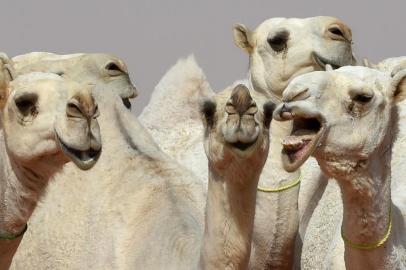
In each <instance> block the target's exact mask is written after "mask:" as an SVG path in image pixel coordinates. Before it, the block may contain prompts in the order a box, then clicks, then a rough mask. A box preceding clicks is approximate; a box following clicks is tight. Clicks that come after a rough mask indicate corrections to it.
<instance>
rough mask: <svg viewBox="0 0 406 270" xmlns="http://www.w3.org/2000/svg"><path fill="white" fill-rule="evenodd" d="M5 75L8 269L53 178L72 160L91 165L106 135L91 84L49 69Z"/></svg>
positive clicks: (2, 186)
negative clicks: (14, 75)
mask: <svg viewBox="0 0 406 270" xmlns="http://www.w3.org/2000/svg"><path fill="white" fill-rule="evenodd" d="M1 77H2V79H5V78H6V80H7V79H8V78H9V79H13V80H12V81H11V82H10V81H9V80H7V81H6V82H2V85H6V86H7V87H6V89H5V90H2V91H4V92H7V94H6V96H8V98H7V101H6V102H4V106H3V107H2V108H1V113H0V116H1V124H2V131H1V134H0V137H1V141H2V147H1V150H0V151H1V154H0V159H1V164H2V167H1V170H0V178H1V181H0V200H1V201H0V205H1V207H0V269H8V267H9V265H10V263H11V259H12V257H13V254H14V253H15V251H16V249H17V247H18V245H19V243H20V241H21V239H22V235H23V234H24V232H25V231H26V229H27V222H28V220H29V219H30V216H31V215H32V213H33V211H34V209H35V207H36V205H37V203H38V201H39V199H40V198H41V196H42V195H43V194H44V192H45V189H46V187H47V185H48V182H49V180H50V179H51V178H52V177H53V176H54V175H55V174H56V173H58V172H59V171H61V170H62V168H63V166H64V164H66V163H67V162H68V161H70V160H71V161H73V163H75V164H76V166H78V167H79V168H81V169H83V170H87V169H90V168H91V167H92V166H93V165H94V164H95V162H96V161H97V159H98V157H99V155H100V152H101V139H100V133H99V126H98V123H97V120H96V117H97V116H98V110H97V105H96V103H95V102H94V100H93V97H92V95H91V90H92V86H91V85H87V84H78V83H75V82H72V81H69V80H66V79H63V78H61V77H59V76H57V75H54V74H45V73H32V74H29V75H23V76H19V77H17V78H15V79H14V78H12V77H8V76H1ZM28 230H31V229H30V228H28Z"/></svg>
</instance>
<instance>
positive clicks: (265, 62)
mask: <svg viewBox="0 0 406 270" xmlns="http://www.w3.org/2000/svg"><path fill="white" fill-rule="evenodd" d="M234 40H235V43H236V44H237V46H239V47H240V48H243V49H244V50H245V51H247V52H248V53H249V56H250V75H251V81H252V84H253V86H254V89H256V90H258V91H262V92H264V93H268V94H273V95H276V96H279V97H281V96H282V92H283V90H284V89H285V88H286V86H287V85H288V83H289V81H291V80H292V79H293V78H294V77H296V76H298V75H300V74H304V73H308V72H311V71H317V70H324V69H325V65H326V64H330V65H331V66H333V67H335V68H338V67H341V66H344V65H351V64H354V63H355V60H354V58H353V53H352V48H351V41H352V35H351V30H350V28H349V27H348V26H346V25H345V24H344V23H343V22H341V21H340V20H338V19H336V18H333V17H313V18H306V19H296V18H289V19H287V18H273V19H269V20H267V21H265V22H263V23H262V24H261V25H259V26H258V27H257V29H256V30H255V31H253V32H251V31H250V30H248V29H247V28H246V27H245V26H243V25H237V26H236V27H235V29H234Z"/></svg>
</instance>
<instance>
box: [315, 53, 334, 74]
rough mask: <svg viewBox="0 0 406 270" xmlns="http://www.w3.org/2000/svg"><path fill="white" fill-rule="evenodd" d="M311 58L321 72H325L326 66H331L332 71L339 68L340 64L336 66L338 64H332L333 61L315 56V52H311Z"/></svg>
mask: <svg viewBox="0 0 406 270" xmlns="http://www.w3.org/2000/svg"><path fill="white" fill-rule="evenodd" d="M312 57H313V60H314V62H315V63H316V64H317V65H318V66H320V67H321V68H322V69H323V70H326V66H327V65H331V67H332V68H333V69H338V68H340V67H341V65H340V64H338V63H336V62H334V61H332V60H329V59H327V58H324V57H323V56H321V55H319V54H317V53H316V52H313V53H312Z"/></svg>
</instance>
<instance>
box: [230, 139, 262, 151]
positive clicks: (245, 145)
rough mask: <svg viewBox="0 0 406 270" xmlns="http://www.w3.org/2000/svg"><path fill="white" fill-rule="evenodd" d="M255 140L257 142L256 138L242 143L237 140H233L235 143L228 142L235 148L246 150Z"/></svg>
mask: <svg viewBox="0 0 406 270" xmlns="http://www.w3.org/2000/svg"><path fill="white" fill-rule="evenodd" d="M256 142H257V139H255V140H254V141H252V142H248V143H244V142H241V141H238V142H235V143H230V145H231V146H232V147H233V148H236V149H238V150H240V151H246V150H248V149H249V148H250V147H251V146H253V145H254V144H255V143H256Z"/></svg>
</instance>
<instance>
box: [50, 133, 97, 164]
mask: <svg viewBox="0 0 406 270" xmlns="http://www.w3.org/2000/svg"><path fill="white" fill-rule="evenodd" d="M56 137H57V140H58V143H59V145H60V147H61V149H62V152H64V153H65V155H67V156H68V157H69V158H70V159H71V160H72V162H73V163H75V164H76V166H78V167H79V168H80V169H82V170H88V169H90V168H92V167H93V166H94V164H95V163H96V161H97V160H98V159H99V157H100V154H101V149H98V150H95V149H92V148H89V149H87V150H85V151H82V150H77V149H74V148H72V147H69V146H68V145H67V144H66V143H64V142H63V140H61V138H60V137H59V136H58V135H56Z"/></svg>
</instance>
